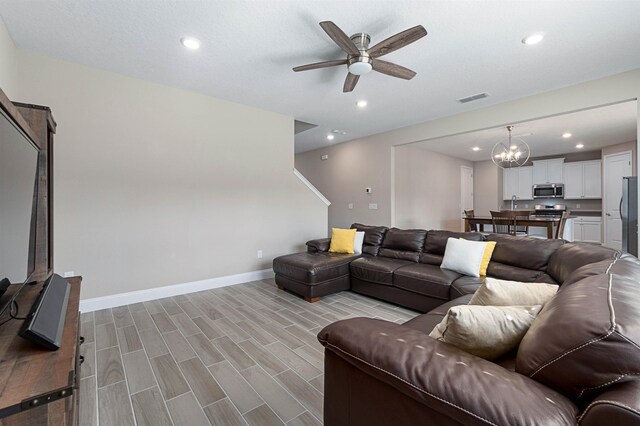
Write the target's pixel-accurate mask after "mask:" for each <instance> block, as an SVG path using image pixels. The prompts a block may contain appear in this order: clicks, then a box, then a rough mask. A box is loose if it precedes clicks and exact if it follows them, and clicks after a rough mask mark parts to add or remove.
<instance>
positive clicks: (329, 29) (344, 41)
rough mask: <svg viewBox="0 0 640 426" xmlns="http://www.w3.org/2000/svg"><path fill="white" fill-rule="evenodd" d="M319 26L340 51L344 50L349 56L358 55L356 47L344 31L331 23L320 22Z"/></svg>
mask: <svg viewBox="0 0 640 426" xmlns="http://www.w3.org/2000/svg"><path fill="white" fill-rule="evenodd" d="M320 26H321V27H322V29H323V30H324V31H325V32H326V33H327V35H328V36H329V37H331V40H333V41H334V42H335V43H336V44H337V45H338V46H340V49H342V50H344V51H345V52H347V53H348V54H350V55H359V54H360V51H359V50H358V48H357V47H356V45H355V44H354V43H353V41H351V39H350V38H349V36H347V35H346V34H345V33H344V31H342V30H341V29H340V28H339V27H338V26H337V25H336V24H334V23H333V22H331V21H323V22H320Z"/></svg>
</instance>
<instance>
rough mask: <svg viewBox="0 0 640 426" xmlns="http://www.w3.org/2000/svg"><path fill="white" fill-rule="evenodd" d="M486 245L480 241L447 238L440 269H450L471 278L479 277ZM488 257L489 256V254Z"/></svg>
mask: <svg viewBox="0 0 640 426" xmlns="http://www.w3.org/2000/svg"><path fill="white" fill-rule="evenodd" d="M488 244H489V243H486V242H481V241H467V240H463V239H458V238H449V239H447V246H446V248H445V250H444V258H443V259H442V264H441V265H440V268H442V269H450V270H452V271H456V272H458V273H460V274H464V275H469V276H472V277H479V276H480V269H481V266H482V260H483V257H484V254H485V249H486V248H487V245H488ZM489 256H491V254H490V253H489Z"/></svg>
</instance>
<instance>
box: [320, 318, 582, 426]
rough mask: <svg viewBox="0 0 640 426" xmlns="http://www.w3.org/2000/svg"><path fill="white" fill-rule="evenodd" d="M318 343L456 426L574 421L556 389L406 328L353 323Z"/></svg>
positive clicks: (336, 326)
mask: <svg viewBox="0 0 640 426" xmlns="http://www.w3.org/2000/svg"><path fill="white" fill-rule="evenodd" d="M318 340H319V341H320V343H322V344H323V345H324V346H325V348H326V350H327V351H332V352H333V353H334V354H336V355H337V356H339V357H340V358H342V359H343V360H345V361H346V362H347V363H349V364H350V365H352V366H353V367H355V368H358V369H359V370H361V371H363V372H365V373H366V374H367V375H369V376H373V377H374V378H375V379H377V380H379V381H381V382H383V383H386V384H387V385H389V386H392V387H393V388H394V389H395V390H397V391H398V392H401V393H402V394H404V395H405V396H406V397H409V398H412V399H414V400H416V401H418V402H419V403H421V404H423V405H424V406H426V407H425V409H427V410H429V409H430V410H432V411H435V412H437V413H438V414H439V415H440V416H443V415H444V416H446V417H449V418H451V419H454V420H456V421H458V422H460V423H461V424H500V425H502V424H509V425H525V424H527V425H528V424H531V422H532V419H535V422H536V423H537V424H544V425H567V424H575V421H576V415H577V413H578V408H577V407H576V406H575V405H574V404H573V403H572V402H571V401H570V400H569V399H567V398H566V397H564V396H563V395H561V394H559V393H557V392H555V391H554V390H552V389H550V388H547V387H546V386H544V385H542V384H540V383H538V382H536V381H534V380H532V379H530V378H528V377H525V376H522V375H520V374H518V373H515V372H512V371H508V370H506V369H504V368H502V367H500V366H499V365H496V364H494V363H492V362H489V361H487V360H484V359H481V358H478V357H476V356H474V355H471V354H468V353H466V352H464V351H462V350H460V349H458V348H456V347H454V346H451V345H449V344H446V343H443V342H439V341H437V340H435V339H433V338H431V337H429V336H428V335H427V334H425V333H422V332H420V331H417V330H414V329H411V328H409V327H406V326H403V325H399V324H396V323H391V322H387V321H383V320H376V319H370V318H353V319H348V320H343V321H338V322H335V323H333V324H331V325H329V326H327V327H325V328H324V329H323V330H322V331H320V333H319V334H318ZM331 373H332V372H331V371H325V375H331ZM354 386H357V385H355V384H354ZM327 391H330V389H328V390H327Z"/></svg>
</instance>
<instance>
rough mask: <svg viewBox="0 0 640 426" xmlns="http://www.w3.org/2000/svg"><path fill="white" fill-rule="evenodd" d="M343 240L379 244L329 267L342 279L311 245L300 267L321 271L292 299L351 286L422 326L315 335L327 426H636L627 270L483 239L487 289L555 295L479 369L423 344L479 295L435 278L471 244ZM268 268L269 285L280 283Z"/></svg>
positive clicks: (607, 258) (636, 374) (599, 254)
mask: <svg viewBox="0 0 640 426" xmlns="http://www.w3.org/2000/svg"><path fill="white" fill-rule="evenodd" d="M354 227H357V228H359V229H363V230H365V231H367V230H370V229H372V228H376V229H375V232H378V233H380V232H382V234H383V238H382V240H381V241H380V243H379V244H371V242H372V239H371V238H369V240H368V241H369V244H366V246H365V252H364V254H363V255H361V256H347V255H338V256H339V258H340V259H341V260H340V262H346V263H347V264H348V265H349V268H345V267H344V264H343V263H342V264H341V265H340V270H341V272H339V273H335V274H333V275H331V274H329V273H328V272H327V269H328V265H329V264H330V263H331V262H330V261H329V258H331V257H332V256H330V255H329V254H328V253H326V249H328V242H327V241H326V240H316V241H311V242H309V244H308V247H309V249H308V253H304V255H305V256H304V257H306V258H307V260H306V262H310V260H309V259H310V258H314V257H316V258H325V261H324V263H322V262H318V263H315V264H314V265H316V266H317V267H318V268H317V269H316V270H313V272H310V271H309V270H307V275H306V276H305V275H304V274H301V273H300V272H299V271H298V273H299V275H297V276H296V278H293V281H297V279H302V280H303V281H298V282H297V283H296V284H297V285H299V287H298V290H299V291H305V290H308V287H314V286H313V285H312V286H305V283H304V280H305V279H309V278H314V279H316V281H315V282H316V283H317V285H320V286H321V287H319V289H322V291H320V292H317V293H315V294H316V295H323V294H322V293H323V291H327V290H333V289H338V288H339V289H345V287H346V288H349V286H351V289H352V290H353V291H357V292H360V293H364V294H368V295H371V296H374V297H377V298H380V299H383V300H388V301H392V302H395V303H398V304H400V305H403V306H407V307H411V308H413V309H417V310H419V311H421V312H425V314H423V315H419V316H417V317H416V318H414V319H412V320H411V321H409V322H407V323H405V324H402V325H400V324H396V323H391V322H387V321H382V320H376V319H369V318H353V319H349V320H344V321H338V322H336V323H333V324H331V325H329V326H327V327H325V328H324V329H323V330H322V331H321V332H320V333H319V335H318V339H319V340H320V342H321V343H322V344H323V345H324V346H325V348H326V349H325V402H324V424H325V425H327V426H337V425H351V426H360V425H363V426H364V425H367V426H372V425H394V426H399V425H416V424H424V425H475V424H483V425H486V424H494V425H576V424H579V425H585V426H589V425H616V426H617V425H640V261H638V259H636V258H635V257H633V256H628V255H624V256H621V255H620V253H618V252H616V251H614V250H610V249H607V248H603V247H600V246H596V245H590V244H584V243H565V242H564V241H562V240H535V239H528V238H516V237H509V236H500V235H489V236H487V237H486V239H488V240H493V241H496V242H497V244H496V249H495V251H494V255H493V257H492V261H491V263H490V266H489V269H488V275H489V276H494V277H497V278H502V279H509V280H518V281H527V282H550V283H557V284H559V285H560V290H559V291H558V294H557V295H556V296H555V297H554V298H553V299H552V300H551V301H550V302H548V303H547V305H545V307H544V309H543V310H542V311H541V313H540V314H539V316H538V317H537V318H536V320H535V321H534V323H533V325H532V327H531V329H530V330H529V332H528V333H527V335H526V336H525V338H524V340H523V341H522V343H521V345H520V347H519V349H518V351H517V352H514V353H512V354H509V355H508V356H505V357H504V358H502V359H500V360H497V361H495V362H490V361H487V360H484V359H481V358H478V357H475V356H473V355H470V354H468V353H466V352H464V351H462V350H460V349H458V348H456V347H454V346H451V345H448V344H446V343H443V342H439V341H437V340H435V339H432V338H431V337H429V336H428V333H429V332H430V331H431V330H432V329H433V327H434V326H435V325H436V324H437V323H438V322H439V321H440V320H441V319H442V318H443V316H444V315H445V314H446V312H447V310H448V308H449V307H451V306H455V305H459V304H465V303H467V302H468V301H469V299H470V298H471V294H472V293H473V292H474V291H475V290H476V289H477V287H478V286H479V285H480V279H477V278H471V277H464V276H460V275H459V274H455V273H453V272H450V271H444V270H441V269H440V268H439V264H440V262H441V260H442V255H443V254H444V247H445V245H446V239H447V238H448V237H449V236H452V237H464V238H469V239H481V238H483V237H482V236H481V235H479V234H473V233H464V234H458V233H450V232H446V231H428V232H427V231H422V230H403V231H401V230H398V232H397V231H396V230H393V229H391V230H386V229H384V230H383V231H382V230H381V228H382V227H364V226H363V225H359V224H354ZM368 228H369V229H368ZM389 235H391V236H392V237H393V238H391V239H389V240H387V238H388V236H389ZM367 237H369V233H367V236H366V238H365V240H367ZM421 241H422V243H421ZM300 257H302V256H298V258H300ZM347 258H350V259H349V260H347ZM286 260H287V259H286V258H285V259H280V262H281V261H286ZM276 263H277V262H275V261H274V269H275V270H276V280H277V281H278V282H279V283H283V282H285V283H289V284H290V283H291V281H287V280H291V278H290V277H288V278H287V280H284V281H283V280H282V272H281V271H282V270H283V269H280V268H277V267H276ZM345 271H348V272H346V273H345ZM279 275H280V280H279V278H278V276H279ZM319 277H320V278H327V279H326V280H325V281H323V280H321V279H317V278H319ZM336 283H339V284H336ZM289 284H285V285H284V286H285V287H289ZM334 284H336V286H335V287H333V288H332V287H331V286H332V285H334ZM289 288H291V287H289ZM301 294H302V293H301ZM325 294H327V293H325Z"/></svg>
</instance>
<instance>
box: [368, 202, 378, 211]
mask: <svg viewBox="0 0 640 426" xmlns="http://www.w3.org/2000/svg"><path fill="white" fill-rule="evenodd" d="M369 210H378V204H376V203H369Z"/></svg>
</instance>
